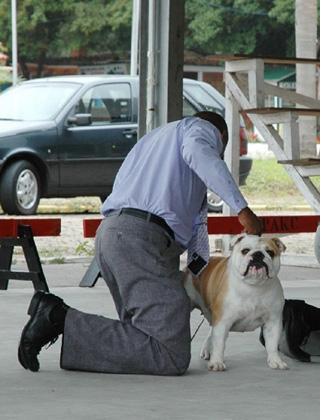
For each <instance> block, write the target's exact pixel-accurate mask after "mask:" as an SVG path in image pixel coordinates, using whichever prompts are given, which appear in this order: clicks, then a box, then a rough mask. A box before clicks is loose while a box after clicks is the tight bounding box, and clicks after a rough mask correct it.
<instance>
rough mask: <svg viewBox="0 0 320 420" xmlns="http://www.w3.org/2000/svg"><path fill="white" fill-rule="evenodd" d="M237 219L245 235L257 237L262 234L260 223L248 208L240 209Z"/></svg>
mask: <svg viewBox="0 0 320 420" xmlns="http://www.w3.org/2000/svg"><path fill="white" fill-rule="evenodd" d="M238 218H239V222H240V223H241V225H242V226H243V228H244V232H245V233H247V234H249V235H259V236H260V235H261V234H262V222H261V220H260V219H259V218H258V217H257V216H256V215H255V214H254V213H253V211H252V210H251V209H250V208H249V207H245V208H244V209H242V210H241V211H240V213H239V214H238Z"/></svg>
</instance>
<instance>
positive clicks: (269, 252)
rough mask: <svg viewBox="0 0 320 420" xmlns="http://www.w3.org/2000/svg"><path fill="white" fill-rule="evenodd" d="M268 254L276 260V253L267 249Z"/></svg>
mask: <svg viewBox="0 0 320 420" xmlns="http://www.w3.org/2000/svg"><path fill="white" fill-rule="evenodd" d="M267 254H269V255H270V257H271V258H274V252H273V251H271V249H267Z"/></svg>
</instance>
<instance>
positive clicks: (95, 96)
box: [75, 83, 131, 125]
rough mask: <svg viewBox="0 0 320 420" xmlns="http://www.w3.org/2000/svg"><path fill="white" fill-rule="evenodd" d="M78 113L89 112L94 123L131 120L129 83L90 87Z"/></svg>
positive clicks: (77, 109) (83, 97) (79, 104)
mask: <svg viewBox="0 0 320 420" xmlns="http://www.w3.org/2000/svg"><path fill="white" fill-rule="evenodd" d="M75 112H76V113H89V114H91V117H92V125H101V124H113V123H119V122H129V121H131V89H130V85H129V84H128V83H107V84H103V85H98V86H95V87H93V88H90V89H89V90H88V91H87V92H86V93H85V94H84V95H83V96H82V98H81V99H80V100H79V102H78V103H77V105H76V109H75Z"/></svg>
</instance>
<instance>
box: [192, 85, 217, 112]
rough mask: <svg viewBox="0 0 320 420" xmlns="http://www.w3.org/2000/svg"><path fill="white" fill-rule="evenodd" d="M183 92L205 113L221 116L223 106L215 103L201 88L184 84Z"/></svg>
mask: <svg viewBox="0 0 320 420" xmlns="http://www.w3.org/2000/svg"><path fill="white" fill-rule="evenodd" d="M184 90H185V91H186V92H187V93H188V94H189V95H190V96H191V97H193V98H194V99H195V100H196V101H197V102H198V103H199V104H200V105H201V106H202V107H203V108H204V109H205V110H206V111H214V112H219V113H221V114H223V112H224V108H223V105H222V104H220V103H219V102H218V101H216V100H215V99H214V98H213V97H212V96H211V95H210V94H209V93H208V92H207V91H206V90H205V89H204V88H203V87H202V86H199V85H195V84H194V85H193V84H185V85H184Z"/></svg>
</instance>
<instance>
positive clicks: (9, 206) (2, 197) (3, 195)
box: [0, 160, 40, 215]
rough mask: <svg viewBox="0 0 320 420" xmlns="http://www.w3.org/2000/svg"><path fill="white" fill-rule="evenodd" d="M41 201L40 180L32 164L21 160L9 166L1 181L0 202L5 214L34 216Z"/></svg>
mask: <svg viewBox="0 0 320 420" xmlns="http://www.w3.org/2000/svg"><path fill="white" fill-rule="evenodd" d="M39 200H40V180H39V174H38V171H37V169H36V168H35V166H34V165H32V163H30V162H28V161H26V160H21V161H17V162H14V163H12V164H11V165H10V166H8V167H7V168H6V169H5V171H4V173H3V175H2V177H1V181H0V202H1V207H2V209H3V211H4V212H5V213H8V214H23V215H29V214H34V213H35V212H36V210H37V208H38V204H39Z"/></svg>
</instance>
